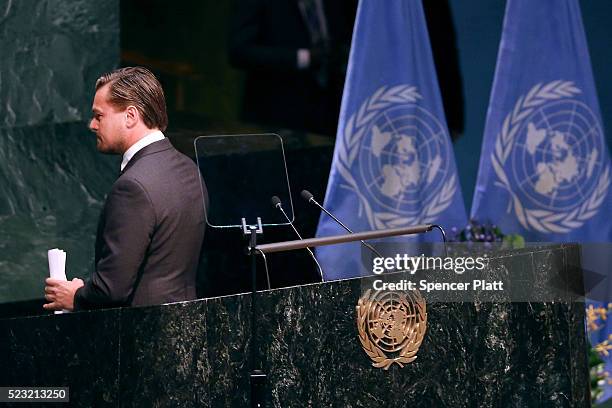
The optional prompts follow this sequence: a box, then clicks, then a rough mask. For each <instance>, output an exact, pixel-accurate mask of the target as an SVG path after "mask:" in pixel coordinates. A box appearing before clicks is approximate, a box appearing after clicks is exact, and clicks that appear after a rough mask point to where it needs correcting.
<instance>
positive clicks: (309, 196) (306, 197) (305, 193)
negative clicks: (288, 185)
mask: <svg viewBox="0 0 612 408" xmlns="http://www.w3.org/2000/svg"><path fill="white" fill-rule="evenodd" d="M300 195H301V196H302V198H303V199H304V200H306V202H307V203H309V204H314V205H316V206H317V207H319V208H320V209H321V211H323V212H324V213H325V214H327V215H329V217H330V218H331V219H332V220H334V221H336V223H338V225H340V226H341V227H342V228H344V229H345V230H346V231H347V232H348V233H349V234H354V232H353V231H352V230H351V229H350V228H349V227H347V226H346V225H344V224H343V223H342V221H340V220H339V219H338V218H336V217H335V216H334V214H332V213H330V212H329V211H327V210H326V209H325V207H323V206H322V205H321V204H319V203H318V202H317V200H315V199H314V196H313V195H312V193H311V192H310V191H308V190H302V192H301V193H300ZM360 241H361V244H362V245H363V246H365V247H366V248H368V249H369V250H370V251H372V252H373V253H374V254H376V256H378V257H379V258H383V256H382V255H381V254H380V252H378V251H377V250H376V249H375V248H374V247H373V246H372V245H370V244H368V243H367V242H365V241H364V240H360Z"/></svg>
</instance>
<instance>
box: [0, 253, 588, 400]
mask: <svg viewBox="0 0 612 408" xmlns="http://www.w3.org/2000/svg"><path fill="white" fill-rule="evenodd" d="M492 260H493V261H494V264H495V268H494V269H495V270H494V271H493V270H492V273H508V274H512V273H515V272H516V271H517V270H519V269H520V272H521V273H531V274H534V275H538V276H539V277H542V278H545V277H546V276H547V275H549V274H555V275H558V274H570V273H571V274H572V276H569V275H568V276H567V278H568V279H572V280H576V279H577V280H581V279H582V278H581V276H579V273H578V274H576V271H574V270H570V269H571V268H569V265H570V264H572V265H576V264H579V247H578V246H577V245H554V246H544V247H537V248H527V249H522V250H515V251H510V252H505V253H503V254H500V255H493V258H492ZM288 272H290V271H288ZM577 275H578V276H577ZM367 279H370V278H363V279H348V280H342V281H333V282H326V283H319V284H311V285H305V286H296V287H290V288H283V289H275V290H269V291H264V292H259V293H258V294H257V296H258V298H257V310H256V313H255V315H256V318H257V322H256V325H255V327H256V328H257V332H256V336H257V339H256V342H255V344H257V350H256V351H255V355H256V356H257V358H259V359H260V361H261V363H262V366H263V369H264V371H265V373H266V374H267V377H268V378H267V383H266V390H265V395H266V406H267V407H283V408H285V407H343V408H345V407H483V408H484V407H531V406H534V407H536V406H537V407H549V406H551V407H552V406H555V407H556V406H562V407H588V406H590V396H589V383H590V380H589V371H588V365H587V342H586V336H585V330H584V304H583V303H580V302H578V301H576V302H565V303H563V302H548V303H533V302H531V303H527V302H523V303H512V302H498V303H488V302H471V303H470V302H446V303H441V302H440V303H435V302H434V303H428V304H427V331H426V334H425V337H424V340H423V342H422V344H421V346H420V349H419V351H418V354H417V359H416V360H415V361H414V362H412V363H409V364H406V365H405V366H404V367H403V368H400V367H399V366H398V365H396V364H394V365H393V366H391V367H390V368H389V369H388V370H384V369H380V368H375V367H373V366H372V361H371V360H370V358H369V357H368V355H367V354H366V353H365V352H364V350H363V348H362V346H361V343H360V341H359V333H358V329H357V324H356V305H357V304H358V300H359V298H360V296H362V294H363V293H362V292H363V287H364V282H365V281H366V280H367ZM250 303H251V295H250V294H243V295H232V296H225V297H219V298H210V299H201V300H196V301H191V302H184V303H176V304H169V305H160V306H151V307H137V308H120V309H107V310H100V311H91V312H78V313H72V314H65V315H56V316H53V315H45V316H35V317H27V318H12V319H3V320H0V367H1V369H0V386H67V387H69V388H70V401H71V404H70V405H71V406H83V407H92V406H95V407H105V406H109V407H110V406H112V407H117V406H120V407H132V406H143V407H154V406H160V407H178V406H181V407H192V406H193V407H248V406H250V393H251V384H250V379H249V370H250V367H249V356H250V351H251V350H250V344H251V343H252V333H251V324H250V318H251V311H250ZM15 406H19V404H15Z"/></svg>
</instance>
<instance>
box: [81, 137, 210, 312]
mask: <svg viewBox="0 0 612 408" xmlns="http://www.w3.org/2000/svg"><path fill="white" fill-rule="evenodd" d="M203 197H204V199H205V201H203ZM204 202H206V203H207V202H208V197H207V192H206V187H205V186H202V187H201V183H200V180H199V176H198V169H197V166H196V165H195V164H194V163H193V161H192V160H190V159H189V158H188V157H186V156H185V155H183V154H181V153H179V152H178V151H177V150H176V149H174V147H173V146H172V145H171V144H170V141H169V140H168V139H163V140H161V141H158V142H155V143H152V144H150V145H148V146H146V147H144V148H143V149H141V150H140V151H138V152H137V153H136V154H135V155H134V157H132V159H131V160H130V161H129V162H128V164H127V166H126V167H125V169H124V170H123V172H122V173H121V175H120V176H119V178H118V179H117V181H115V183H114V184H113V186H112V188H111V191H110V193H109V194H108V197H107V199H106V203H105V205H104V209H103V210H102V214H101V216H100V222H99V224H98V233H97V237H96V258H95V260H96V268H95V271H94V272H93V274H92V276H91V279H90V280H89V281H88V282H87V283H86V284H85V286H84V287H82V288H80V289H79V290H78V291H77V292H76V295H75V310H78V309H91V308H97V307H109V306H137V305H138V306H139V305H153V304H161V303H168V302H176V301H183V300H191V299H195V297H196V288H195V284H196V271H197V267H198V261H199V255H200V250H201V246H202V240H203V238H204V229H205V226H206V221H205V215H204V211H205V210H204V205H203V203H204Z"/></svg>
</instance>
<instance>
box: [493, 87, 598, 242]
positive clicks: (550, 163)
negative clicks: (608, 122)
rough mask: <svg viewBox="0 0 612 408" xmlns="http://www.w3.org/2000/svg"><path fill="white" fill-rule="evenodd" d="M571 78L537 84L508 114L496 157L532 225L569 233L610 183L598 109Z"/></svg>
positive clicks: (502, 179) (502, 181)
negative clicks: (579, 97)
mask: <svg viewBox="0 0 612 408" xmlns="http://www.w3.org/2000/svg"><path fill="white" fill-rule="evenodd" d="M579 93H580V89H578V88H577V87H576V86H575V85H574V84H573V83H572V82H568V81H553V82H551V83H548V84H545V85H543V84H538V85H536V86H535V87H533V88H532V89H531V90H530V91H529V92H528V93H527V95H525V96H523V97H521V98H519V100H518V101H517V103H516V105H515V107H514V109H513V111H512V112H511V113H510V114H508V116H507V117H506V118H505V121H504V124H503V126H502V131H501V132H500V134H499V136H498V138H497V141H496V145H495V150H494V151H493V153H492V158H491V159H492V163H493V166H494V169H495V172H496V173H497V176H498V179H499V181H498V183H497V185H498V186H502V187H503V188H505V189H506V190H508V192H509V193H510V195H511V197H512V199H511V200H512V201H511V203H510V207H509V210H511V209H512V208H513V209H514V212H515V214H516V216H517V219H518V220H519V222H520V223H521V224H522V225H523V227H525V228H527V229H533V230H536V231H539V232H545V233H566V232H569V231H571V230H572V229H574V228H578V227H580V226H582V225H583V224H584V222H585V221H586V220H588V219H589V218H591V217H593V216H594V215H595V214H596V213H597V210H598V209H599V207H600V206H601V204H602V202H603V200H604V198H605V196H606V194H607V191H608V186H609V184H610V178H609V175H610V174H609V168H608V166H607V165H606V162H605V161H604V160H603V158H604V155H605V154H606V150H605V149H606V148H605V146H604V144H603V137H602V128H601V125H600V123H599V120H598V119H597V117H596V115H595V114H594V113H593V112H592V110H591V109H590V108H589V107H588V106H587V105H586V104H584V103H583V102H581V101H579V100H576V99H574V98H573V97H574V96H575V95H577V94H579Z"/></svg>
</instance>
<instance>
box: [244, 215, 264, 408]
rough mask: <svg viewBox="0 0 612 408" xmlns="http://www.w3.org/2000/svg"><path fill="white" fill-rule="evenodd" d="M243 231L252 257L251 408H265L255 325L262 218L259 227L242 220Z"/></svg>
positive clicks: (258, 219) (258, 223)
mask: <svg viewBox="0 0 612 408" xmlns="http://www.w3.org/2000/svg"><path fill="white" fill-rule="evenodd" d="M242 231H243V233H244V235H246V236H249V247H248V253H249V255H250V256H251V353H250V356H249V360H250V364H249V366H250V368H251V372H250V373H249V377H250V380H251V407H252V408H263V407H264V404H265V387H266V374H265V373H264V372H263V370H262V369H261V363H260V362H258V361H257V351H258V348H259V347H258V342H257V325H256V324H255V318H256V316H257V315H256V310H257V252H260V253H261V254H262V255H263V252H261V251H260V250H259V249H257V234H263V226H262V225H261V218H260V217H257V225H247V223H246V220H245V219H244V218H243V219H242ZM266 277H267V280H268V289H269V288H270V276H269V275H268V274H267V268H266Z"/></svg>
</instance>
